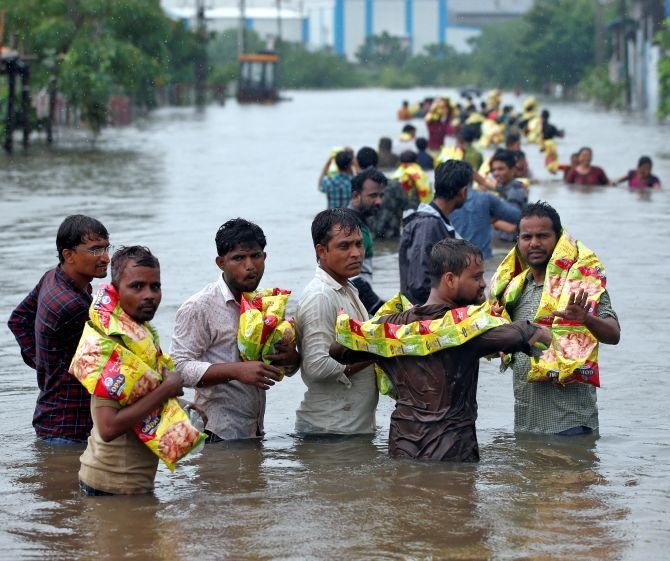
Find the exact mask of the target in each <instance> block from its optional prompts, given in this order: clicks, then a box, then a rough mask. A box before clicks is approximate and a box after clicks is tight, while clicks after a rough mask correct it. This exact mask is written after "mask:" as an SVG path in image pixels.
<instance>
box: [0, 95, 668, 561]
mask: <svg viewBox="0 0 670 561" xmlns="http://www.w3.org/2000/svg"><path fill="white" fill-rule="evenodd" d="M445 93H450V92H446V91H435V90H411V91H385V90H365V91H343V92H322V93H317V92H290V93H289V94H288V95H290V96H291V97H292V101H290V102H285V103H281V104H279V105H277V106H238V105H237V104H236V103H235V102H230V103H229V104H228V105H226V106H225V107H210V108H208V109H207V110H206V111H205V112H204V113H200V114H199V113H197V112H195V111H194V110H193V109H187V108H186V109H166V110H160V111H158V112H156V113H154V114H152V115H151V116H150V118H149V119H147V120H146V121H143V122H142V123H140V124H138V125H137V126H133V127H129V128H126V129H117V130H114V129H110V130H107V131H105V132H104V133H103V135H102V136H101V138H99V139H98V141H97V143H96V145H95V146H94V147H91V146H90V144H89V143H88V140H87V137H86V136H85V135H76V134H70V133H67V134H66V133H62V136H61V138H60V139H59V141H58V143H57V144H56V145H55V147H54V148H53V149H52V150H48V149H46V148H45V147H44V145H43V143H42V141H39V142H36V143H35V144H34V145H33V146H32V147H31V148H30V150H29V151H27V152H24V151H22V150H21V149H20V148H19V149H18V150H17V152H16V154H15V155H14V156H13V157H11V158H10V157H7V156H5V155H0V209H1V212H0V262H1V263H2V268H1V270H0V318H1V319H2V323H1V324H0V379H2V386H1V388H0V434H1V435H2V442H3V451H2V452H3V453H2V455H1V456H0V528H1V529H0V551H2V552H3V554H2V558H3V559H7V560H19V559H21V560H29V559H49V560H61V559H62V560H71V559H81V560H87V559H96V560H97V561H102V560H108V559H109V560H116V559H138V560H148V559H159V560H173V559H199V560H210V559H211V560H214V559H230V560H266V559H282V560H303V559H304V560H309V559H343V560H348V559H402V560H404V559H412V560H424V559H459V560H485V559H537V560H554V559H555V560H559V559H560V560H563V559H571V560H608V561H609V560H618V559H623V560H631V561H633V560H635V561H638V560H639V561H643V560H644V561H647V560H652V559H664V558H667V556H668V548H669V547H670V523H668V521H667V520H668V517H669V516H670V418H669V416H668V403H669V401H670V399H669V398H670V395H669V391H668V384H667V364H666V363H667V362H668V361H667V359H666V357H665V355H663V352H664V351H663V349H664V348H665V346H666V345H667V343H668V329H667V326H666V322H667V318H665V316H666V310H668V309H670V291H668V289H667V279H668V278H669V276H670V246H669V242H668V240H670V221H669V220H668V216H670V197H669V195H668V193H669V192H670V149H669V148H668V145H667V138H668V129H667V127H666V128H660V127H655V126H654V125H653V124H646V123H644V122H640V120H639V118H637V117H627V116H621V115H617V114H610V113H604V112H598V111H596V110H593V109H592V108H590V107H588V106H581V105H576V104H556V105H549V108H550V109H551V112H552V121H553V122H555V124H556V125H557V126H558V127H559V128H565V129H566V138H564V139H559V143H558V149H559V156H560V160H561V161H562V162H564V161H567V160H568V157H569V155H570V153H571V152H575V151H577V149H578V148H580V147H581V146H584V145H587V146H591V147H592V148H593V151H594V158H593V163H594V165H598V166H601V167H603V168H604V169H605V171H606V172H607V173H608V174H609V176H610V178H612V177H621V176H623V175H624V174H625V173H627V171H628V170H629V169H632V168H634V167H635V165H636V162H637V160H638V157H639V156H641V155H648V156H651V158H652V159H653V160H654V174H655V175H657V176H658V177H660V178H661V181H663V182H664V189H663V190H661V191H655V192H650V193H636V192H632V191H629V190H628V189H627V188H626V187H624V186H623V185H622V186H619V187H614V188H610V187H598V188H573V187H566V186H565V185H564V184H563V183H562V181H560V180H559V179H558V178H552V177H551V176H550V175H549V174H548V173H547V172H546V171H545V170H544V168H543V166H542V157H541V155H540V154H539V153H538V151H537V148H536V147H535V146H534V145H525V146H524V147H523V149H524V150H525V151H526V153H527V155H528V159H529V162H530V167H531V170H533V171H534V173H535V175H536V176H537V177H538V179H539V183H538V184H537V185H533V186H531V193H530V200H531V201H534V200H537V199H544V200H547V201H549V202H550V203H551V204H552V205H554V206H555V207H556V208H557V210H558V211H559V213H560V215H561V218H562V221H563V224H564V225H565V227H566V228H567V229H568V230H569V231H570V232H571V233H572V234H573V235H574V236H575V237H577V238H579V239H581V240H582V241H583V242H584V243H585V244H586V245H587V246H588V247H590V248H591V249H593V250H594V251H595V252H596V253H597V254H598V256H599V257H600V259H601V260H602V262H603V263H604V264H605V266H606V268H607V274H608V289H609V291H610V294H611V296H612V303H613V306H614V309H615V310H616V311H617V313H618V315H619V319H620V322H621V328H622V337H621V343H620V344H619V345H618V346H616V347H612V346H607V345H603V346H602V347H601V352H600V364H601V381H602V388H601V389H600V390H599V393H598V404H599V412H600V437H599V438H598V439H596V440H594V439H585V438H583V437H581V438H573V439H562V440H557V439H553V438H545V437H542V438H538V437H529V436H523V437H521V436H515V434H514V432H513V397H512V377H511V373H507V374H500V373H499V372H498V364H497V361H494V362H492V363H490V364H489V363H486V361H482V367H481V371H480V378H479V390H478V402H479V419H478V422H477V431H478V438H479V443H480V452H481V462H480V463H479V464H477V465H460V464H459V465H443V464H434V463H421V462H412V461H398V460H391V459H389V458H388V457H387V455H386V446H387V437H388V424H389V415H390V413H391V410H392V407H393V402H392V401H391V400H390V399H388V398H385V397H383V396H382V397H381V398H380V402H379V408H378V414H377V425H378V431H377V434H376V436H375V437H374V438H373V439H365V438H355V439H347V440H342V441H328V442H319V441H301V440H299V439H296V438H294V437H293V436H292V431H293V424H294V420H295V410H296V408H297V406H298V404H299V403H300V401H301V399H302V395H303V391H304V385H303V383H302V381H301V379H300V376H299V375H296V376H294V377H293V378H290V379H286V380H285V381H283V382H282V383H280V384H278V385H277V386H275V387H273V388H272V389H271V390H269V393H268V404H267V414H266V418H265V429H266V433H267V435H266V438H265V440H264V441H263V442H262V444H246V443H244V444H241V443H234V444H217V445H213V446H209V447H207V448H206V449H205V450H204V452H203V453H202V454H200V455H199V456H196V457H194V458H191V459H189V460H187V461H184V462H183V463H181V464H179V465H178V467H177V469H176V471H175V472H174V473H173V474H170V473H169V472H168V470H167V469H166V468H164V466H161V467H160V468H159V473H158V478H157V480H156V493H155V496H153V497H130V498H128V497H100V498H85V497H83V496H81V495H80V492H79V489H78V484H77V471H78V469H79V459H78V458H79V455H80V453H81V451H82V450H81V449H78V448H71V449H63V448H57V449H54V448H50V447H46V446H43V445H40V443H38V442H37V441H36V439H35V436H34V431H33V428H32V425H31V420H32V414H33V408H34V405H35V398H36V395H37V388H36V380H35V374H34V371H32V370H30V369H29V368H28V367H27V366H25V365H24V363H23V362H22V360H21V358H20V354H19V349H18V346H17V345H16V343H15V341H14V338H13V336H12V335H11V333H10V332H9V330H8V329H7V326H6V321H7V318H8V317H9V314H10V313H11V311H12V309H13V308H14V306H16V304H17V303H18V302H19V301H20V300H21V299H22V298H23V297H24V296H25V295H26V294H27V293H28V292H29V290H31V289H32V288H33V286H34V285H35V283H36V282H37V281H38V280H39V278H40V277H41V275H42V274H43V272H44V271H46V270H47V269H48V268H50V267H52V266H54V265H55V264H56V263H57V256H56V250H55V235H56V230H57V228H58V225H59V224H60V222H61V221H62V219H63V218H64V217H65V216H66V215H68V214H73V213H84V214H89V215H91V216H94V217H96V218H98V219H100V220H101V221H102V222H103V223H104V224H105V225H106V227H107V228H108V230H109V232H110V235H111V243H113V244H114V245H123V244H126V245H129V244H136V243H140V244H143V245H147V246H148V247H150V248H151V250H152V251H153V252H154V253H155V254H156V256H157V257H158V258H159V259H160V261H161V269H162V281H163V302H162V304H161V307H160V309H159V311H158V314H157V316H156V318H155V320H154V325H155V326H156V327H157V329H158V332H159V334H160V335H161V337H162V341H163V346H164V347H166V348H169V343H170V338H171V334H172V326H173V322H174V317H175V313H176V311H177V308H178V307H179V306H180V305H181V303H182V302H183V301H184V300H185V299H186V298H187V297H189V296H190V295H192V294H193V293H195V292H197V291H198V290H200V289H201V288H202V287H203V286H204V285H205V284H207V283H209V282H211V281H213V280H215V279H216V275H217V268H216V266H215V264H214V257H215V246H214V234H215V232H216V230H217V228H218V227H219V225H221V224H222V223H223V222H224V221H226V220H227V219H229V218H233V217H237V216H241V217H244V218H247V219H250V220H253V221H255V222H257V223H258V224H259V225H260V226H261V227H262V228H263V229H264V231H265V234H266V236H267V239H268V245H267V248H266V250H267V253H268V259H267V262H266V269H265V271H266V272H265V276H264V279H263V282H262V284H261V286H262V287H272V286H279V287H283V288H290V289H292V290H293V291H294V293H295V294H296V296H297V295H298V294H299V293H300V291H301V290H302V288H303V287H304V286H305V284H307V282H308V281H309V280H310V279H311V278H312V276H313V273H314V267H315V266H316V262H315V257H314V251H313V247H312V243H311V237H310V224H311V220H312V218H313V216H314V215H315V214H316V213H317V212H318V211H320V210H321V209H322V208H325V204H326V203H325V196H324V195H323V194H321V193H319V192H318V191H317V178H318V175H319V171H320V170H321V168H322V166H323V164H324V162H325V159H326V157H327V155H328V153H329V151H330V150H331V149H332V148H333V147H335V146H342V145H350V146H353V147H354V148H356V149H357V148H358V147H360V146H362V145H369V146H374V147H376V146H377V141H378V139H379V137H380V136H390V137H396V136H397V135H398V134H399V132H400V128H401V125H400V124H399V123H398V122H397V121H395V119H394V117H395V111H396V109H397V107H398V106H399V104H400V101H401V100H402V99H410V100H415V99H417V100H418V99H420V98H422V97H424V96H425V95H434V94H445ZM504 103H514V104H515V105H516V107H517V108H518V107H520V104H521V100H520V99H519V100H515V99H514V98H512V97H509V99H505V100H504ZM416 124H417V126H418V127H419V134H420V135H422V134H425V127H424V126H423V124H422V123H421V122H419V121H417V122H416ZM503 252H504V250H503V249H499V250H498V252H497V253H496V255H495V256H494V258H493V259H492V260H490V262H489V263H487V270H488V271H489V273H490V272H492V271H493V269H494V268H495V266H496V265H497V263H498V260H499V259H500V258H501V257H502V255H503ZM375 284H376V288H377V291H378V292H379V293H380V294H381V295H382V296H387V297H390V296H392V295H393V294H394V293H395V292H396V291H397V290H398V285H399V280H398V271H397V257H396V255H395V246H394V245H392V244H384V245H383V246H382V247H378V248H377V254H376V257H375ZM94 286H96V283H94ZM290 306H291V307H290V310H292V309H293V307H294V306H295V302H293V303H292V304H290ZM664 318H665V319H664Z"/></svg>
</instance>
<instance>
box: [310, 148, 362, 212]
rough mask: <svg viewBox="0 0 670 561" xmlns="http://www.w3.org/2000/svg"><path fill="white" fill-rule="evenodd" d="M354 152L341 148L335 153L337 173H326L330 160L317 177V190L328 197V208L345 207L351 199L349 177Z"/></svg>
mask: <svg viewBox="0 0 670 561" xmlns="http://www.w3.org/2000/svg"><path fill="white" fill-rule="evenodd" d="M353 163H354V153H353V152H352V151H351V150H341V151H339V152H338V153H337V154H335V165H336V166H337V173H335V174H333V175H328V169H329V167H330V160H328V162H326V165H325V166H324V168H323V171H322V172H321V177H319V191H321V192H322V193H325V194H326V197H328V208H342V207H346V206H347V205H348V204H349V202H350V201H351V178H352V165H353Z"/></svg>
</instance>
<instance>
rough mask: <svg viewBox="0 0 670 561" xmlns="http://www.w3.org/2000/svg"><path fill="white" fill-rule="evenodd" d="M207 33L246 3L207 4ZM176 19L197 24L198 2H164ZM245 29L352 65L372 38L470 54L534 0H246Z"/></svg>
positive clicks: (221, 0)
mask: <svg viewBox="0 0 670 561" xmlns="http://www.w3.org/2000/svg"><path fill="white" fill-rule="evenodd" d="M204 2H205V8H206V11H205V13H206V19H207V28H208V29H209V30H210V31H224V30H226V29H232V28H236V27H238V26H239V23H240V7H241V5H242V2H240V0H204ZM161 3H162V5H163V8H164V10H165V12H166V13H167V14H168V15H169V16H170V17H172V18H175V19H185V20H188V21H191V22H192V23H194V22H195V10H196V8H195V5H196V0H162V2H161ZM243 4H244V16H245V17H244V25H245V26H246V27H247V28H248V29H254V30H255V31H256V32H257V33H258V34H259V35H260V37H261V38H263V39H266V40H267V41H268V42H269V43H271V42H272V41H273V39H274V38H276V36H277V34H278V32H279V30H280V29H281V36H282V39H283V40H285V41H291V42H299V43H302V44H303V45H305V46H306V47H307V48H310V49H323V48H326V49H332V50H333V51H334V52H336V53H337V54H339V55H341V56H343V57H346V58H347V59H349V60H352V61H353V60H354V59H355V54H356V52H357V51H358V49H359V48H360V47H361V46H362V45H364V44H365V42H366V39H367V38H368V37H372V36H375V35H381V34H382V33H383V32H386V33H388V34H389V35H391V36H393V37H400V38H402V39H404V40H405V41H406V43H407V45H408V47H409V48H410V50H411V52H412V54H420V53H421V52H422V51H423V49H424V47H426V46H427V45H431V44H443V45H444V44H446V45H449V46H451V47H453V48H455V49H456V50H457V51H460V52H467V51H469V50H470V45H469V43H468V40H469V39H470V38H472V37H476V36H477V35H479V34H480V33H481V29H482V27H483V26H485V25H488V24H491V23H498V22H502V21H508V20H510V19H514V18H518V17H520V16H521V15H523V14H524V13H525V12H526V11H528V10H529V9H530V7H531V6H532V4H533V0H279V1H277V0H244V2H243Z"/></svg>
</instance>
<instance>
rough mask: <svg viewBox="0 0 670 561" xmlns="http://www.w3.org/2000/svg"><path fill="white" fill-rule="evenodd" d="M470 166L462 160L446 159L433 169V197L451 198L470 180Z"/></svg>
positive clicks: (468, 183)
mask: <svg viewBox="0 0 670 561" xmlns="http://www.w3.org/2000/svg"><path fill="white" fill-rule="evenodd" d="M472 174H473V172H472V166H471V165H470V164H469V163H468V162H466V161H463V160H447V161H446V162H443V163H441V164H440V165H439V166H437V168H436V169H435V197H436V198H437V197H440V198H442V199H447V200H451V199H453V198H454V197H455V196H456V195H458V192H459V191H460V190H461V189H463V187H466V186H468V185H470V183H471V182H472Z"/></svg>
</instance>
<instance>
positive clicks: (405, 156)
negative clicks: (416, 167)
mask: <svg viewBox="0 0 670 561" xmlns="http://www.w3.org/2000/svg"><path fill="white" fill-rule="evenodd" d="M400 162H401V163H403V164H411V163H413V162H416V152H415V151H414V150H404V151H403V152H401V153H400Z"/></svg>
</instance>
